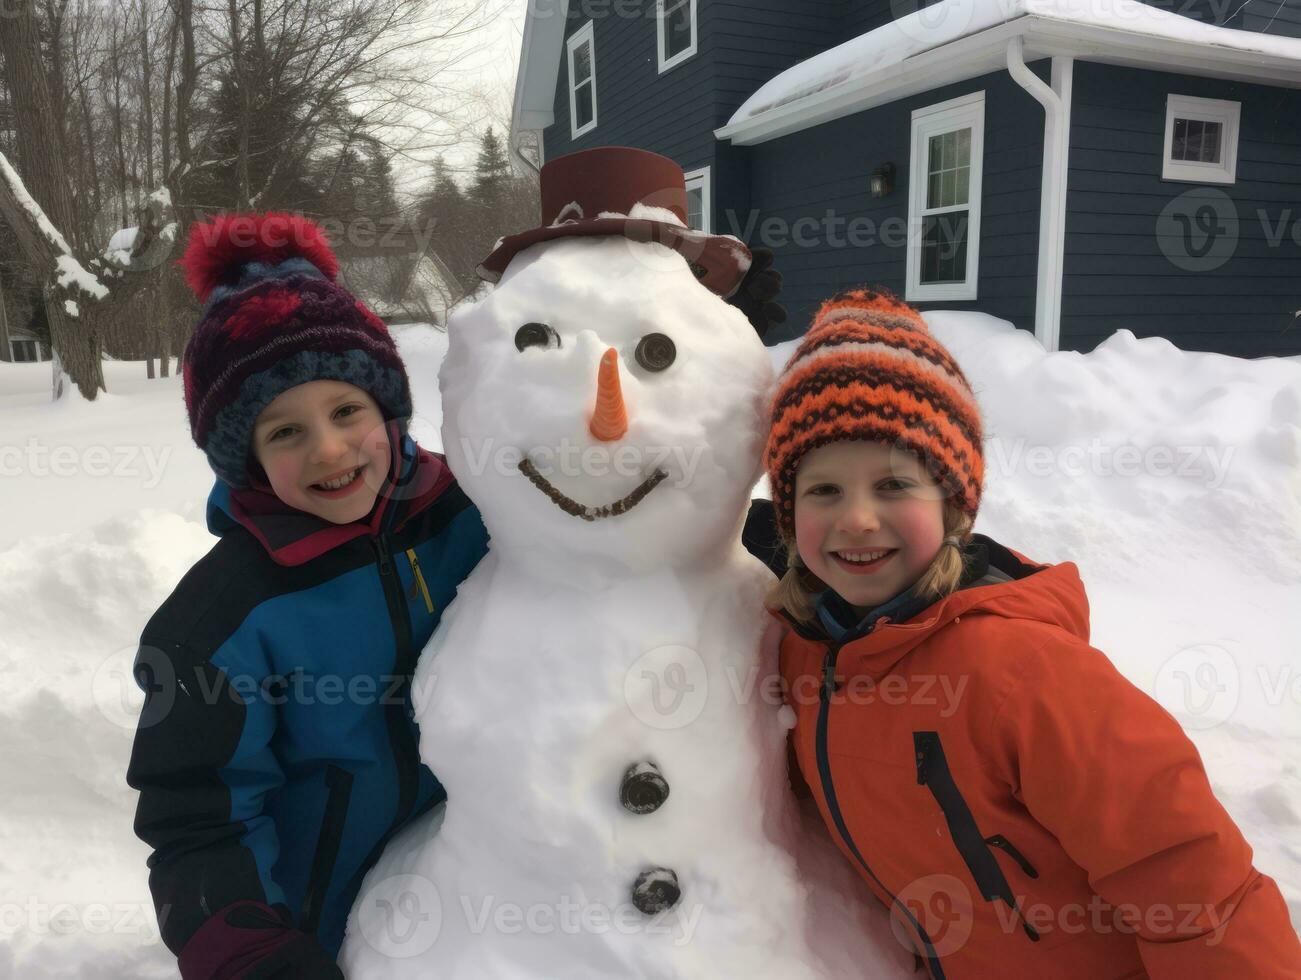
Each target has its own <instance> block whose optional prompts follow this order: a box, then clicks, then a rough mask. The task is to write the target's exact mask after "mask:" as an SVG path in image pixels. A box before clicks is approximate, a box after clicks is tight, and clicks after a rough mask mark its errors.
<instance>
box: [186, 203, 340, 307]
mask: <svg viewBox="0 0 1301 980" xmlns="http://www.w3.org/2000/svg"><path fill="white" fill-rule="evenodd" d="M292 258H302V259H306V260H307V261H308V262H310V263H312V265H314V266H316V268H318V269H320V270H321V273H322V274H323V275H324V276H325V277H326V278H327V279H330V280H331V281H333V280H334V278H335V276H337V275H338V274H339V260H338V259H337V258H335V256H334V251H333V250H332V249H331V248H330V243H329V242H328V241H327V240H326V237H325V232H324V231H322V230H321V227H320V226H319V225H317V224H316V223H315V222H313V221H310V220H309V219H307V218H304V217H302V216H300V215H295V214H284V213H283V212H279V211H268V212H265V213H263V214H223V215H220V216H218V217H216V218H214V219H213V220H212V221H210V222H207V223H202V224H196V225H195V226H194V227H193V228H191V229H190V243H189V245H187V246H186V248H185V255H183V256H182V257H181V259H180V265H181V267H182V268H183V269H184V270H185V281H186V283H187V284H189V287H190V288H191V289H192V290H194V295H196V296H198V297H199V300H200V302H204V303H206V302H207V301H208V297H209V296H211V295H212V291H213V290H214V289H215V288H217V287H218V286H221V285H229V284H233V283H235V282H238V281H239V274H240V270H241V269H242V268H243V267H244V266H246V265H248V264H249V263H250V262H266V263H269V264H271V265H275V264H277V263H279V262H283V261H285V260H286V259H292Z"/></svg>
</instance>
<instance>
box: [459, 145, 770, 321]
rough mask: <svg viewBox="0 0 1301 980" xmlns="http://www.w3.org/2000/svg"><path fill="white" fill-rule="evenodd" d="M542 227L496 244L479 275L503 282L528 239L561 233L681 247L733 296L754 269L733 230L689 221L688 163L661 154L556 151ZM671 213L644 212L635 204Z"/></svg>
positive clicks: (707, 280) (702, 273)
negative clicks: (695, 226)
mask: <svg viewBox="0 0 1301 980" xmlns="http://www.w3.org/2000/svg"><path fill="white" fill-rule="evenodd" d="M541 179H542V226H541V227H540V228H533V229H532V230H530V231H525V232H521V233H520V234H518V235H510V236H508V237H506V238H503V239H502V240H501V241H500V242H498V243H497V247H496V248H495V249H494V250H493V253H492V254H491V255H489V256H488V257H487V258H486V259H484V260H483V262H482V263H480V265H479V276H480V277H481V278H483V279H486V280H488V282H497V281H498V280H499V279H501V277H502V273H504V272H505V271H506V266H508V265H510V260H511V259H513V258H514V257H515V256H516V255H517V254H519V253H520V252H521V251H523V250H524V249H526V248H528V247H529V246H530V245H536V244H538V243H539V242H547V241H552V240H553V239H557V238H573V237H576V236H592V235H622V236H623V237H624V238H629V239H631V240H632V241H635V242H658V243H659V244H661V245H667V246H668V247H669V248H671V249H673V250H674V251H676V252H678V253H679V254H681V255H682V257H683V258H684V259H686V260H687V264H688V265H690V267H691V271H692V272H694V273H695V274H696V278H697V279H699V280H700V282H701V283H702V284H704V286H705V287H706V288H707V289H709V290H710V291H711V292H714V293H717V294H718V295H719V296H723V297H728V296H731V295H732V294H733V293H734V292H736V289H737V287H738V286H740V284H741V280H742V279H744V278H745V274H746V272H747V271H748V270H749V268H750V260H751V256H750V250H749V249H748V248H746V247H745V244H744V243H743V242H741V241H740V240H739V239H736V238H733V237H731V236H730V235H709V234H706V233H705V232H703V231H694V230H692V229H690V228H688V227H687V182H686V178H685V177H684V176H683V174H682V168H681V167H679V166H678V165H677V164H676V163H674V162H673V161H672V160H670V159H669V158H668V157H662V156H660V155H659V154H658V153H650V152H648V151H646V150H637V149H633V148H632V147H627V146H606V147H600V148H598V149H594V150H582V151H580V152H578V153H571V154H569V155H568V156H563V157H557V158H556V159H554V160H552V161H551V162H550V163H548V164H547V165H546V166H544V167H543V168H542V178H541ZM639 204H640V205H642V206H643V208H658V209H662V210H663V211H667V212H671V214H672V216H673V217H674V218H676V219H677V223H675V222H673V221H671V220H668V218H669V215H667V214H665V215H662V216H660V215H656V214H655V213H654V212H649V213H647V212H645V211H643V212H641V213H640V214H639V215H638V216H636V217H630V214H631V212H632V210H633V207H634V206H635V205H639Z"/></svg>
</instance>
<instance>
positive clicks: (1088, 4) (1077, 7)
mask: <svg viewBox="0 0 1301 980" xmlns="http://www.w3.org/2000/svg"><path fill="white" fill-rule="evenodd" d="M1018 36H1019V37H1023V38H1024V43H1025V58H1026V60H1032V59H1034V58H1040V57H1052V56H1055V55H1068V56H1073V57H1079V58H1083V59H1085V60H1089V61H1100V62H1105V63H1110V64H1119V65H1128V66H1132V67H1144V68H1155V69H1159V70H1163V71H1181V70H1182V71H1185V72H1187V73H1189V74H1195V75H1202V76H1211V77H1220V78H1228V79H1234V80H1238V81H1252V82H1262V83H1265V84H1270V85H1282V86H1286V87H1291V88H1301V39H1297V38H1287V37H1276V36H1273V35H1269V34H1261V33H1258V32H1254V31H1240V30H1234V29H1231V28H1227V27H1214V26H1211V25H1209V24H1202V23H1200V22H1198V21H1195V20H1193V19H1192V18H1190V17H1184V16H1183V15H1181V14H1175V13H1171V12H1170V11H1168V10H1161V9H1159V8H1157V7H1153V6H1150V5H1148V4H1146V3H1142V2H1139V0H940V2H939V3H937V4H934V5H932V6H929V7H925V8H923V9H921V10H918V11H916V12H914V13H912V14H909V15H907V16H906V17H902V18H900V19H898V20H896V21H893V22H892V23H889V24H886V25H885V26H883V27H879V28H877V29H876V30H874V31H870V32H868V33H867V34H864V35H862V36H860V37H857V38H854V39H853V40H852V41H848V42H846V43H844V44H841V45H839V46H838V47H835V48H831V49H829V50H827V51H824V52H822V53H821V54H818V55H816V56H814V57H812V58H809V59H808V60H807V61H803V62H801V63H800V64H798V65H795V66H794V67H793V68H790V69H788V70H787V71H784V72H782V73H781V74H780V75H778V76H776V77H775V78H773V79H771V80H770V81H768V82H767V83H766V84H764V85H763V86H762V87H761V88H760V89H759V90H758V91H757V92H755V93H754V95H752V96H751V97H750V98H749V99H747V100H746V102H745V103H744V104H743V105H742V106H741V107H740V108H739V109H738V110H737V111H736V113H735V114H734V115H733V116H732V118H731V120H730V121H729V122H728V123H727V125H726V126H724V127H722V128H721V129H719V130H717V131H716V133H715V135H716V136H718V138H719V139H730V140H731V141H732V142H733V143H736V144H740V145H750V144H754V143H762V142H765V141H767V140H770V139H775V138H776V137H778V136H784V135H787V134H789V133H794V132H798V131H800V130H802V129H807V128H809V127H811V126H817V125H820V124H821V123H825V122H829V121H830V120H832V119H837V118H840V117H841V116H847V115H850V114H851V113H855V112H861V111H863V110H864V109H868V108H871V107H873V106H875V105H882V104H885V103H887V102H892V101H895V100H897V99H900V98H904V97H905V96H907V95H911V94H914V93H916V92H921V91H926V90H928V89H934V88H937V87H939V86H941V85H946V84H951V83H953V82H957V81H962V80H965V79H967V78H973V77H976V76H978V75H982V74H986V73H988V72H990V71H995V70H998V69H999V68H1003V67H1006V64H1007V61H1006V58H1007V45H1008V42H1009V41H1010V40H1011V39H1013V38H1015V37H1018Z"/></svg>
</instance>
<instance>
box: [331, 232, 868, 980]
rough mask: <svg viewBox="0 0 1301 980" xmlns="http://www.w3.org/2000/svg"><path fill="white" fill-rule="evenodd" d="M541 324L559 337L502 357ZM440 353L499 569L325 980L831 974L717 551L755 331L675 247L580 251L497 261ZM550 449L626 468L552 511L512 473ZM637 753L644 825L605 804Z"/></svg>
mask: <svg viewBox="0 0 1301 980" xmlns="http://www.w3.org/2000/svg"><path fill="white" fill-rule="evenodd" d="M538 323H546V324H547V326H548V329H550V330H552V331H554V332H555V334H556V336H555V343H554V344H547V345H542V344H539V345H537V346H535V347H527V348H526V349H524V350H519V349H517V345H516V342H515V341H516V340H517V339H518V338H519V337H523V336H525V334H523V333H520V332H519V330H520V327H521V326H522V325H524V324H535V325H536V324H538ZM449 333H450V345H449V353H448V358H447V361H446V362H445V364H444V368H443V372H442V375H441V380H442V389H443V398H444V406H443V407H444V417H445V423H444V430H443V431H444V444H445V451H446V453H447V456H448V460H449V462H450V464H451V465H452V468H453V471H454V472H455V473H456V475H457V477H458V479H459V480H460V482H461V484H462V485H463V486H464V487H465V489H466V491H467V493H469V495H470V496H471V498H472V499H474V501H475V503H476V504H477V505H478V506H479V508H480V510H481V512H482V514H483V516H484V520H485V522H486V524H487V527H488V530H489V533H490V535H491V537H492V543H491V550H490V552H489V554H488V556H487V557H486V558H485V559H484V561H483V562H482V563H481V564H480V565H479V567H478V568H477V569H476V570H475V571H474V573H473V574H472V575H471V576H470V578H469V579H468V580H467V581H466V582H465V583H464V584H463V585H462V586H461V588H460V590H459V592H458V595H457V599H456V601H455V603H454V604H453V605H452V606H451V607H450V608H449V610H448V611H447V613H446V614H445V616H444V618H443V621H442V623H441V625H440V627H439V629H438V632H437V633H436V634H435V636H434V638H433V640H432V641H431V643H430V646H429V648H428V649H427V650H426V652H425V653H424V655H423V657H422V659H421V662H420V666H419V668H418V670H417V673H416V678H415V685H414V691H415V703H416V711H417V719H418V721H419V722H420V726H421V753H422V756H423V758H424V760H425V762H426V763H427V764H428V765H429V766H430V768H431V769H432V770H433V771H434V772H435V773H436V774H437V775H438V776H439V778H440V779H441V780H442V781H443V783H444V785H445V786H446V787H447V790H448V797H449V801H448V804H447V806H446V811H445V814H444V813H442V812H441V811H439V812H438V813H437V815H436V816H433V817H431V818H430V819H429V820H427V821H426V822H425V823H424V824H418V825H416V826H413V827H411V828H408V830H407V831H406V832H405V833H404V834H402V835H400V836H399V837H398V838H396V839H395V840H394V841H393V842H391V843H390V845H389V846H388V848H387V850H386V851H385V854H384V856H383V857H382V858H381V861H380V863H379V864H378V865H377V866H376V867H375V868H374V869H372V871H371V873H370V874H369V876H368V877H367V879H366V883H365V884H364V886H363V888H362V893H361V897H360V899H359V901H358V904H357V906H356V908H355V909H354V913H353V917H352V918H351V919H350V922H349V930H348V941H347V943H346V945H345V948H344V953H343V956H342V958H341V964H342V965H343V967H344V969H345V973H346V975H347V976H348V977H349V978H350V980H380V978H417V977H419V978H424V977H438V978H439V980H454V978H455V980H493V978H507V977H509V978H516V977H538V978H548V980H556V978H561V977H563V978H565V980H581V978H589V977H590V978H614V977H618V978H637V977H645V978H665V980H669V978H702V980H703V978H708V980H718V978H726V977H742V976H744V977H747V978H773V980H800V978H818V977H825V976H831V975H835V974H833V972H832V971H831V970H829V969H828V967H827V966H826V965H825V963H824V960H823V959H822V958H820V956H819V954H818V952H815V950H814V948H813V946H814V945H815V944H814V943H813V942H812V941H811V940H810V934H811V931H812V928H813V927H812V925H811V923H810V913H809V909H810V905H809V891H808V888H807V887H806V885H805V884H804V883H803V882H802V881H801V880H800V876H799V873H798V872H797V869H796V864H795V860H794V858H793V856H792V852H793V849H794V848H795V847H796V838H797V835H798V823H799V820H798V816H797V813H796V809H795V804H794V801H793V799H792V797H791V796H790V790H789V786H788V783H787V775H786V734H787V730H786V724H785V717H786V715H785V713H784V712H783V711H782V709H781V707H780V694H779V693H778V692H777V690H776V688H775V686H774V681H775V678H776V669H777V665H776V663H775V662H771V660H772V659H773V654H772V652H771V651H770V652H769V653H768V654H766V656H768V657H769V658H770V662H764V661H763V660H762V657H761V653H760V650H761V644H760V637H761V633H762V631H763V630H764V628H765V625H766V622H765V620H766V619H767V617H766V616H765V614H764V613H763V611H762V602H763V596H764V592H765V590H766V589H767V588H768V587H769V585H770V584H771V575H770V574H769V573H768V571H767V570H766V569H765V568H764V567H763V566H762V565H761V564H760V563H759V562H758V561H757V560H755V559H753V558H752V557H750V556H749V555H748V554H746V553H745V552H744V550H743V549H742V548H741V546H740V543H739V530H740V525H741V522H742V519H743V515H744V513H745V509H746V507H747V505H748V501H749V497H750V490H751V487H752V486H753V484H754V481H755V478H756V476H757V473H758V463H759V453H760V449H761V446H762V439H763V431H764V425H763V418H764V413H765V408H766V406H765V399H766V397H767V393H768V388H769V385H770V382H771V367H770V365H769V363H768V359H767V356H766V352H765V351H764V350H763V348H762V345H761V343H760V342H759V340H758V338H757V337H756V336H755V335H754V334H753V332H752V331H751V330H750V328H749V326H748V324H747V323H746V321H745V318H744V317H743V316H741V315H740V314H739V313H737V312H736V311H735V310H733V309H731V308H729V307H727V306H726V305H725V304H723V303H722V302H720V301H719V300H718V299H717V298H716V297H714V296H712V295H711V294H709V293H707V292H706V291H705V290H704V289H703V288H701V287H700V286H699V284H698V283H696V282H695V281H694V280H693V278H692V276H691V273H690V272H689V271H688V269H687V266H686V263H684V262H682V261H681V258H680V257H678V256H677V255H675V254H674V253H671V252H669V251H668V250H667V249H664V248H662V247H661V246H658V245H647V244H633V243H630V242H626V241H623V240H599V239H576V240H572V241H568V242H560V243H555V244H551V245H547V246H543V247H541V248H535V249H533V250H532V251H531V252H530V253H526V254H525V255H524V256H522V257H521V258H519V259H516V261H515V262H514V263H513V264H512V266H511V269H510V271H509V272H508V275H507V278H506V279H505V280H503V282H502V284H501V285H500V286H499V287H498V289H497V290H496V291H495V292H494V293H492V294H491V295H490V296H489V297H488V298H487V299H486V300H484V301H482V302H481V303H479V304H477V305H476V306H474V307H472V308H471V309H470V310H469V311H468V312H465V313H463V314H461V315H459V316H458V317H456V318H454V320H453V322H452V324H450V325H449ZM535 333H536V331H535ZM650 333H656V334H659V333H662V334H664V335H667V336H669V337H671V338H672V340H673V343H674V344H675V345H676V351H677V353H676V358H675V360H674V362H673V364H672V365H671V366H670V367H668V368H665V369H660V370H653V371H652V370H647V369H645V368H644V367H642V366H641V365H640V364H639V363H638V360H639V355H638V354H637V353H636V350H637V345H638V343H639V341H640V340H641V339H643V338H644V337H645V336H646V335H647V334H650ZM546 336H550V334H547V335H546ZM611 349H613V350H615V351H617V352H618V355H617V356H618V363H619V368H620V371H621V377H620V380H621V396H620V397H621V398H622V401H623V402H624V403H625V406H626V414H627V427H626V431H625V432H624V433H623V434H622V435H621V436H620V437H619V438H617V439H611V438H606V439H604V440H602V439H597V438H594V437H593V434H592V433H593V431H594V429H593V428H592V426H589V421H590V420H591V419H592V417H593V411H594V408H593V406H594V400H596V401H599V399H598V396H597V393H596V388H597V376H598V367H597V365H598V364H599V363H600V362H601V361H602V358H603V356H604V358H605V360H607V361H609V360H610V359H611V358H612V357H614V355H610V354H609V353H608V352H609V351H610V350H611ZM607 367H608V365H607ZM602 392H603V394H602V395H601V396H600V397H602V398H603V397H605V394H608V393H605V392H604V384H602ZM598 414H599V411H598ZM603 441H604V442H605V443H608V444H609V445H602V442H603ZM565 446H570V447H571V448H573V449H574V450H575V451H576V452H579V451H586V450H603V451H611V452H617V451H618V450H620V449H625V448H626V449H627V450H628V453H627V454H626V456H625V459H626V460H627V461H628V464H629V465H627V466H624V467H623V468H622V469H617V470H616V469H614V468H613V467H612V466H608V467H607V468H606V469H605V470H602V468H601V466H600V465H599V460H597V461H596V462H593V460H592V458H591V457H590V455H589V457H588V458H587V459H586V461H580V463H579V465H578V466H577V468H576V469H573V470H572V471H570V470H567V469H566V467H565V466H564V465H563V464H561V463H559V462H556V463H555V465H554V466H552V467H551V469H550V471H549V473H548V476H547V482H546V486H547V487H548V488H550V492H551V496H550V497H549V496H548V493H545V492H543V491H542V490H541V489H540V488H539V485H538V484H537V483H536V481H533V482H531V481H530V480H529V479H526V478H525V477H524V475H522V473H521V472H520V469H519V468H518V466H517V464H518V462H519V459H520V458H525V457H527V458H529V459H531V460H535V461H536V460H539V459H542V458H543V457H547V456H548V454H553V455H552V458H553V459H555V460H559V459H560V457H561V456H562V455H563V452H564V447H565ZM503 453H504V455H503ZM598 455H599V454H598ZM579 456H580V457H581V452H579ZM607 462H610V461H609V460H607ZM639 467H640V468H639ZM653 471H656V472H658V471H662V472H663V478H662V482H659V483H656V484H655V485H654V486H653V487H652V489H650V490H649V492H646V493H644V495H643V496H642V497H640V498H639V499H638V500H637V502H636V503H635V504H633V505H631V506H628V507H627V508H626V511H623V510H621V511H620V512H618V513H617V516H609V517H599V518H597V519H594V520H585V519H583V518H582V517H581V516H577V515H575V514H574V513H571V512H566V510H565V509H564V508H563V507H561V506H559V505H558V504H557V502H556V501H557V500H558V499H564V500H568V501H572V502H578V503H580V504H583V505H584V506H589V507H592V508H599V507H601V506H605V505H608V504H610V503H611V502H613V501H616V500H620V499H624V498H625V497H626V496H627V495H628V494H629V493H630V492H632V491H634V490H635V488H637V487H639V486H643V488H644V484H645V477H647V476H648V475H649V474H651V473H652V472H653ZM571 510H572V508H571ZM639 763H640V764H643V765H644V764H646V763H650V764H652V765H653V766H654V767H656V768H657V769H658V773H659V774H660V775H661V776H662V778H663V780H664V781H666V782H667V785H668V796H667V798H665V799H664V800H663V803H662V805H659V806H658V808H657V809H654V810H653V812H644V813H634V812H631V811H630V809H628V808H627V807H625V805H624V804H623V803H622V802H621V788H622V786H623V780H624V777H625V774H626V772H627V771H628V769H629V767H632V766H635V765H637V764H639ZM440 821H441V826H438V827H437V830H436V833H435V832H433V831H434V827H435V825H436V824H437V823H438V822H440ZM646 872H653V875H652V878H653V879H654V878H656V877H658V879H659V880H663V878H664V875H665V873H667V872H672V875H673V876H674V877H675V880H676V885H677V891H678V892H680V894H676V893H675V894H674V895H673V896H672V897H673V899H675V900H676V901H675V903H674V904H673V905H672V907H670V908H667V909H665V910H661V911H658V912H656V911H653V910H651V911H650V912H648V911H646V910H644V908H639V907H638V903H636V902H634V885H635V883H636V882H637V881H638V879H639V876H641V875H643V873H646ZM661 894H662V893H661ZM860 897H861V896H860ZM643 904H644V903H643ZM841 914H842V923H849V922H850V921H851V919H852V913H850V914H845V913H841ZM851 929H852V926H846V928H844V929H841V933H842V935H841V937H840V945H841V949H840V950H838V951H833V956H832V959H833V960H834V959H837V958H838V956H837V955H836V954H837V953H843V951H844V947H845V946H846V945H847V944H848V945H849V946H853V945H855V940H854V939H853V938H847V936H846V935H845V933H847V932H848V931H850V930H851ZM866 942H868V940H866V939H863V938H859V939H858V940H857V944H858V947H859V949H860V950H861V949H862V948H863V947H862V944H864V943H866Z"/></svg>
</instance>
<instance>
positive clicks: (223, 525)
mask: <svg viewBox="0 0 1301 980" xmlns="http://www.w3.org/2000/svg"><path fill="white" fill-rule="evenodd" d="M388 433H389V451H390V452H391V453H392V458H391V460H390V466H389V476H388V477H387V478H386V479H385V481H384V486H383V487H381V488H380V492H379V494H378V496H377V497H376V499H375V506H374V507H372V508H371V511H370V513H369V514H367V515H366V516H365V517H364V518H362V519H360V520H357V521H353V522H352V523H350V524H332V523H330V522H329V521H327V520H325V519H324V518H320V517H317V516H316V515H314V514H309V513H307V512H306V511H301V510H298V509H297V508H295V507H290V506H289V505H288V504H286V503H285V502H284V501H282V500H281V499H280V498H279V497H277V496H276V495H275V492H274V491H272V489H271V487H270V485H269V484H267V483H266V482H265V480H258V479H255V480H254V481H253V485H252V487H250V488H249V489H247V490H235V489H232V488H231V486H230V484H228V483H226V482H225V481H224V480H220V479H219V480H217V482H216V484H215V485H214V486H213V488H212V492H211V493H210V494H209V495H208V508H207V518H208V530H209V531H210V532H211V533H212V534H214V535H216V536H218V537H224V536H225V535H226V534H228V533H230V532H231V531H232V530H234V529H235V528H237V527H242V528H244V529H245V530H247V531H248V532H249V533H250V534H252V535H253V537H254V538H256V539H257V541H258V542H259V543H260V544H261V545H262V547H263V548H265V549H266V552H267V554H268V555H270V556H271V558H272V560H273V561H275V562H276V564H278V565H289V566H292V565H302V564H304V563H306V562H309V561H311V560H312V559H314V558H319V557H320V556H321V555H323V554H325V553H326V552H328V551H331V550H333V549H334V548H337V547H339V546H340V545H341V544H344V543H345V542H348V541H352V540H354V539H355V538H360V537H365V536H378V535H381V534H388V533H390V532H393V531H397V530H400V529H401V528H402V526H403V525H404V524H405V523H406V522H407V521H408V520H409V519H410V518H411V517H412V516H414V515H415V514H418V513H420V512H421V511H422V510H424V509H425V508H427V507H428V506H429V505H430V504H432V503H433V502H434V501H435V500H437V499H438V498H439V497H440V496H442V494H443V492H444V491H445V490H446V489H447V488H448V487H449V486H451V485H452V483H453V482H454V480H453V477H452V473H451V470H449V469H448V468H447V464H446V462H445V461H444V460H443V457H441V456H438V455H435V454H434V453H430V452H428V451H426V450H424V449H421V448H420V447H419V446H418V445H416V443H415V441H414V440H413V439H412V438H411V437H410V436H408V435H405V434H404V433H403V432H402V431H401V428H400V426H399V425H398V423H397V422H396V421H390V422H389V423H388ZM394 474H397V475H396V477H395V476H394Z"/></svg>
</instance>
